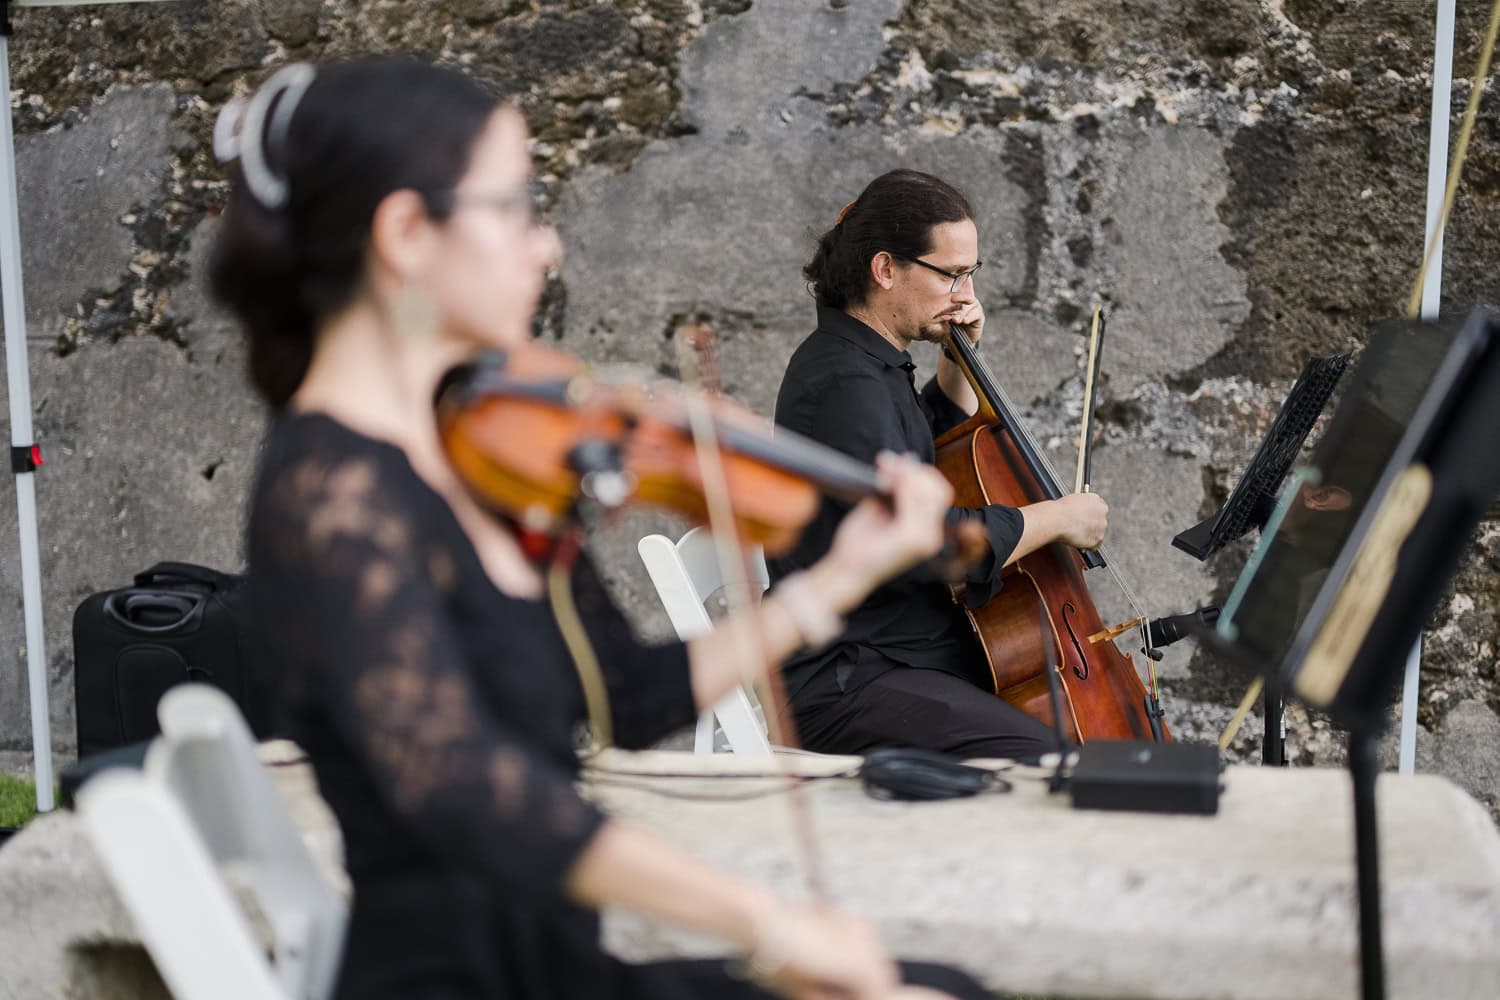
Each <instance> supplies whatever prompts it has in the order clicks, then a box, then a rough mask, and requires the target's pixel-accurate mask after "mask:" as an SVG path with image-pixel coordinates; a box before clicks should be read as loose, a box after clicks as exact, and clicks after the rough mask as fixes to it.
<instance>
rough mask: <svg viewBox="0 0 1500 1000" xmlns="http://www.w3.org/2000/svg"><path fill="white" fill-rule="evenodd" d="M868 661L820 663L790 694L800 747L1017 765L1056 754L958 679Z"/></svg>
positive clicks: (1050, 740) (1024, 724) (1023, 723)
mask: <svg viewBox="0 0 1500 1000" xmlns="http://www.w3.org/2000/svg"><path fill="white" fill-rule="evenodd" d="M870 658H871V654H870V651H869V650H861V652H860V662H859V664H858V665H857V667H853V668H851V667H850V666H849V665H840V664H836V663H830V664H827V665H826V666H825V667H824V668H823V669H822V670H820V671H819V673H818V675H817V676H816V677H813V678H810V679H809V680H808V682H807V683H806V684H805V685H804V686H803V687H802V689H801V690H799V691H798V692H797V694H796V695H795V696H794V698H793V699H792V711H793V714H794V715H795V716H796V721H797V732H798V734H799V736H800V738H801V742H802V745H803V746H804V747H805V748H807V749H808V750H816V751H818V752H820V753H846V754H858V753H864V752H865V751H866V750H873V749H875V748H877V747H919V748H921V749H924V750H939V751H942V752H944V753H951V754H954V755H956V756H959V757H1006V758H1010V759H1013V760H1023V761H1035V760H1036V759H1037V758H1038V757H1040V756H1041V755H1042V754H1044V753H1051V752H1052V751H1054V750H1056V749H1057V737H1056V735H1055V734H1054V733H1053V731H1052V730H1051V729H1049V728H1048V727H1047V726H1044V725H1042V724H1041V723H1040V722H1037V721H1036V720H1035V719H1033V718H1032V717H1031V716H1029V715H1027V714H1026V713H1024V712H1022V711H1021V710H1020V709H1018V708H1013V707H1012V706H1010V705H1008V704H1006V703H1005V702H1003V701H1001V700H1000V699H999V698H997V697H995V696H994V695H993V694H991V693H990V692H989V691H986V690H984V689H982V688H979V687H976V686H975V685H974V684H973V683H971V682H970V681H968V680H965V679H964V678H962V677H958V676H955V675H954V674H950V673H946V672H945V671H942V670H925V669H919V668H916V667H907V666H901V665H899V664H895V663H891V662H889V661H887V662H885V663H883V664H872V663H871V662H870ZM872 667H873V668H874V669H872ZM882 668H883V669H882ZM841 674H842V675H843V676H842V679H841V676H840V675H841ZM862 675H863V676H862ZM865 677H869V678H870V679H868V680H866V679H864V678H865Z"/></svg>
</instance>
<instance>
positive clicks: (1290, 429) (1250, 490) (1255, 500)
mask: <svg viewBox="0 0 1500 1000" xmlns="http://www.w3.org/2000/svg"><path fill="white" fill-rule="evenodd" d="M1348 363H1349V354H1348V352H1345V353H1343V354H1327V355H1324V356H1322V357H1316V358H1309V359H1308V361H1307V363H1306V364H1304V365H1303V366H1302V372H1301V374H1299V375H1298V376H1297V381H1296V382H1294V383H1293V384H1292V388H1291V391H1290V392H1288V393H1287V397H1286V400H1285V401H1284V402H1283V403H1282V404H1281V409H1280V410H1278V411H1277V413H1276V419H1275V420H1273V421H1272V422H1271V426H1270V428H1269V429H1268V430H1267V431H1266V434H1265V437H1263V438H1261V441H1260V445H1259V446H1258V447H1257V448H1256V449H1255V454H1254V455H1252V456H1251V458H1250V462H1249V464H1248V465H1246V466H1245V471H1244V472H1243V473H1241V474H1240V478H1239V481H1238V482H1236V483H1235V484H1234V489H1233V490H1231V491H1230V494H1229V499H1227V500H1225V501H1224V504H1223V505H1222V506H1221V507H1220V508H1219V510H1218V512H1217V513H1215V514H1214V515H1213V516H1211V517H1209V518H1207V519H1205V520H1203V521H1200V522H1199V523H1198V524H1195V525H1194V526H1193V527H1191V528H1188V529H1187V530H1186V531H1182V532H1179V533H1178V534H1177V536H1176V537H1175V538H1173V539H1172V544H1173V545H1174V546H1176V547H1177V548H1179V549H1181V550H1182V551H1184V552H1186V553H1187V554H1188V555H1190V556H1193V557H1194V558H1196V559H1198V560H1200V561H1201V560H1206V559H1207V558H1208V557H1209V556H1211V555H1213V554H1214V553H1215V552H1217V551H1218V550H1219V549H1221V548H1223V547H1224V546H1225V545H1227V544H1229V543H1230V542H1232V541H1234V540H1235V539H1236V538H1239V537H1240V536H1241V535H1243V534H1244V533H1245V532H1246V531H1248V530H1250V528H1251V527H1252V526H1253V527H1255V528H1256V529H1257V530H1260V529H1263V528H1264V527H1265V525H1266V519H1267V518H1268V517H1270V515H1271V511H1272V510H1274V509H1275V506H1276V496H1277V493H1278V492H1279V491H1280V489H1281V485H1282V482H1283V481H1284V480H1285V479H1286V476H1287V472H1288V471H1289V470H1290V469H1291V467H1292V463H1293V462H1295V461H1296V460H1297V456H1298V455H1299V454H1301V452H1302V444H1303V442H1304V441H1306V440H1307V435H1308V433H1309V432H1311V431H1312V428H1313V424H1315V423H1317V421H1318V417H1319V416H1320V415H1321V414H1322V412H1323V407H1324V406H1326V405H1327V403H1328V398H1329V397H1330V396H1331V395H1333V390H1334V388H1335V387H1337V385H1338V382H1339V378H1340V377H1341V376H1342V375H1343V374H1344V368H1345V367H1346V366H1347V365H1348ZM1263 700H1264V705H1265V733H1264V735H1263V736H1262V737H1261V750H1260V759H1261V763H1263V764H1277V765H1285V764H1286V762H1287V761H1286V727H1285V723H1284V721H1283V715H1282V692H1281V686H1280V684H1278V683H1276V682H1274V681H1269V680H1268V681H1267V682H1266V684H1265V692H1264V699H1263Z"/></svg>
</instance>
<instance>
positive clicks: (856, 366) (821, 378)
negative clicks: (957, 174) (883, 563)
mask: <svg viewBox="0 0 1500 1000" xmlns="http://www.w3.org/2000/svg"><path fill="white" fill-rule="evenodd" d="M980 267H981V264H980V260H979V235H978V230H977V229H976V227H975V225H974V212H973V209H972V208H971V207H970V205H969V202H968V200H967V199H966V198H965V197H964V196H963V194H962V193H960V192H959V191H958V190H957V189H956V188H954V187H953V186H952V185H950V184H948V183H947V182H945V181H943V180H941V179H940V178H937V177H934V176H932V175H931V174H925V173H921V172H919V171H915V170H893V171H890V172H889V173H886V174H883V175H881V176H880V177H877V178H875V180H873V181H871V182H870V184H869V186H867V187H866V188H865V190H864V191H863V192H862V193H861V194H860V196H859V197H858V198H856V199H855V200H854V201H853V202H851V203H850V204H849V205H847V206H846V207H845V208H844V210H843V211H842V212H841V213H840V214H839V217H838V220H837V222H836V223H835V224H834V226H833V228H832V229H830V230H828V231H827V232H826V233H824V234H823V235H822V236H821V237H820V238H819V240H818V246H817V249H816V250H815V251H814V254H813V257H812V260H811V261H810V262H809V263H808V265H807V266H806V267H805V268H804V269H803V274H804V275H805V276H806V278H807V280H808V282H809V285H810V288H811V290H812V293H813V297H814V298H815V299H816V300H817V304H818V327H817V329H816V330H815V331H814V332H813V333H812V334H811V335H810V336H809V337H808V338H807V339H806V340H805V341H803V342H802V344H801V346H799V347H798V348H797V350H796V352H795V353H794V354H793V355H792V358H791V361H790V363H789V364H788V366H787V371H786V375H785V377H784V379H783V380H782V383H781V391H780V393H779V394H778V396H777V400H776V423H777V424H778V425H779V426H782V427H787V428H789V429H791V430H794V431H797V432H799V433H800V434H802V435H804V436H806V437H809V438H812V439H814V440H816V441H818V442H820V443H822V444H825V445H829V446H831V447H834V448H837V449H838V450H839V451H842V452H845V453H846V454H848V455H850V456H852V457H854V458H857V459H860V460H863V461H869V460H870V459H872V458H873V457H874V456H875V455H876V454H878V453H880V452H882V451H897V452H906V453H910V454H913V455H916V456H918V457H919V458H921V459H923V460H924V461H927V462H932V461H934V459H935V455H936V451H935V448H934V442H933V439H934V437H935V436H937V435H939V434H941V433H942V432H943V431H944V430H946V429H948V428H951V427H954V426H957V425H958V424H960V423H961V422H963V420H964V419H965V417H967V416H968V415H970V414H971V413H973V412H974V411H975V409H976V407H977V405H978V400H977V399H976V397H975V394H974V391H973V389H972V388H971V387H970V385H969V383H968V382H967V380H966V379H965V378H964V375H963V373H962V372H961V371H960V369H959V367H958V365H957V364H955V363H954V360H953V359H952V358H950V357H948V356H947V349H946V348H945V349H944V357H943V358H942V359H941V360H940V361H939V362H938V370H937V375H936V377H935V378H934V379H933V380H932V381H930V382H929V383H928V384H927V385H926V386H925V387H924V388H922V389H921V390H920V391H918V390H917V387H916V382H915V375H914V372H915V368H916V366H915V364H914V363H913V362H912V359H911V355H910V353H909V352H908V348H909V347H910V346H911V344H912V343H914V342H917V341H939V342H940V341H942V340H943V338H945V337H947V336H949V331H950V328H956V329H958V330H959V331H961V332H962V334H963V335H964V336H967V337H968V338H969V339H970V341H975V342H977V341H978V340H979V337H980V334H981V332H982V330H983V328H984V309H983V307H982V306H981V305H980V303H979V299H978V297H977V294H976V292H975V284H976V281H977V277H978V274H979V272H980ZM847 509H848V507H847V505H845V504H841V503H840V502H838V501H836V500H832V499H825V500H824V501H823V508H822V511H821V512H820V513H819V515H818V517H817V518H816V519H815V520H814V521H813V522H812V524H811V525H810V526H809V527H808V529H807V530H806V531H804V532H803V533H802V536H801V540H800V541H799V543H798V546H797V548H796V549H795V550H794V551H793V552H791V553H790V554H789V555H787V556H786V557H784V558H781V559H774V560H771V561H770V569H771V576H772V579H780V578H782V577H785V576H787V575H789V574H795V573H797V572H799V571H801V570H803V569H804V568H805V567H807V566H810V565H813V564H815V562H816V561H817V560H818V559H820V558H822V557H823V555H824V554H825V553H827V552H829V551H830V548H831V546H832V544H833V539H834V532H835V529H836V526H837V525H838V523H839V521H840V519H841V518H842V517H843V516H844V514H845V512H846V511H847ZM1107 514H1108V507H1107V506H1106V505H1105V503H1104V501H1103V500H1101V499H1100V498H1099V497H1098V496H1096V495H1093V494H1086V493H1077V494H1070V495H1067V496H1064V497H1062V498H1061V499H1058V500H1045V501H1041V502H1038V503H1033V504H1029V505H1027V506H1025V507H1020V508H1014V507H1004V506H1001V505H998V504H991V505H989V506H986V507H982V508H969V509H957V508H956V509H954V510H952V511H951V512H950V513H949V515H948V517H949V519H950V520H951V521H954V522H958V521H972V522H976V523H978V524H981V525H983V527H984V535H985V537H986V538H987V539H988V541H989V553H988V556H987V557H986V558H985V559H983V560H981V561H979V562H977V563H975V564H974V565H973V566H972V567H971V568H970V570H969V572H968V574H967V579H966V581H965V588H964V599H965V601H966V603H967V605H968V607H970V608H978V607H980V606H981V605H983V604H984V603H985V602H987V601H989V600H990V599H991V598H992V597H993V596H994V595H995V594H996V593H997V592H998V591H999V589H1000V576H1001V571H1002V570H1003V568H1004V567H1005V566H1008V565H1010V564H1011V563H1014V562H1015V561H1017V560H1018V559H1021V558H1022V557H1024V556H1026V555H1027V554H1028V553H1030V552H1033V551H1035V550H1037V549H1039V548H1041V547H1042V546H1045V545H1048V544H1051V543H1053V542H1064V543H1066V544H1069V545H1074V546H1077V547H1079V548H1086V549H1087V548H1094V547H1097V546H1098V545H1099V543H1100V542H1101V541H1103V539H1104V532H1105V528H1106V524H1107ZM784 674H785V678H786V686H787V693H788V695H789V696H790V698H791V701H792V707H793V710H794V712H795V714H796V721H797V728H798V731H799V733H800V734H801V740H802V743H803V745H804V746H806V747H808V748H809V749H813V750H822V751H826V752H829V753H860V752H863V751H865V750H868V749H870V748H872V747H880V746H916V747H923V748H926V749H931V750H942V751H947V752H950V753H954V754H960V755H963V756H968V757H1019V758H1028V757H1035V756H1037V755H1039V754H1041V753H1045V752H1047V751H1049V750H1051V749H1052V748H1053V747H1054V746H1055V745H1056V742H1055V739H1054V737H1053V736H1052V734H1051V731H1050V730H1049V729H1048V728H1047V727H1045V726H1043V725H1042V724H1041V723H1040V722H1037V721H1036V720H1035V719H1033V718H1031V717H1029V716H1027V715H1025V714H1024V713H1022V712H1021V711H1020V710H1019V709H1017V708H1014V707H1012V706H1011V705H1008V704H1006V703H1005V702H1003V701H1001V700H1000V699H998V698H996V697H995V696H994V695H993V694H992V693H991V692H990V690H988V689H987V688H986V687H982V686H981V685H986V684H987V682H988V680H989V676H988V670H987V667H986V665H985V658H984V653H983V651H982V650H981V648H980V647H979V645H978V643H977V642H976V641H975V639H974V636H973V632H972V630H971V628H970V626H969V623H968V622H967V621H966V620H965V617H964V614H963V611H962V610H961V609H960V608H959V607H958V605H956V604H955V603H954V601H953V598H952V595H951V593H950V590H949V587H948V586H947V585H946V584H945V583H944V582H943V581H942V580H939V579H937V578H935V577H934V576H933V575H932V574H931V573H928V572H926V570H925V569H924V568H920V567H919V568H915V569H913V570H910V571H908V572H906V573H903V574H901V575H899V576H897V577H895V578H894V579H892V580H890V581H888V582H887V583H885V584H883V585H881V586H880V587H879V588H877V589H876V590H875V591H874V592H873V593H872V594H871V595H870V596H869V597H868V598H866V599H865V601H863V602H862V603H861V604H860V606H859V607H858V608H857V609H856V610H855V611H854V612H853V613H851V614H850V615H849V616H848V629H847V630H846V631H845V633H844V635H843V636H842V637H841V638H840V639H839V641H838V642H837V643H835V644H832V645H830V646H827V647H824V648H822V649H819V650H813V651H808V652H805V653H803V654H801V655H799V656H797V657H794V658H793V659H792V660H791V661H790V662H789V663H788V664H787V666H786V669H785V671H784Z"/></svg>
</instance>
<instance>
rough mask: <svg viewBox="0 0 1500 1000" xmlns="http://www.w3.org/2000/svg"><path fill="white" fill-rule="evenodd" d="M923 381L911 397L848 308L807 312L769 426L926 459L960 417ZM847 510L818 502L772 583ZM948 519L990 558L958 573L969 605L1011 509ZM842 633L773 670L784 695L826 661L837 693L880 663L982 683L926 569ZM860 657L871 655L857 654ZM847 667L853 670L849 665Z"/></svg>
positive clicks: (970, 640) (1002, 552) (946, 593)
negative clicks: (836, 667) (978, 528)
mask: <svg viewBox="0 0 1500 1000" xmlns="http://www.w3.org/2000/svg"><path fill="white" fill-rule="evenodd" d="M966 416H967V415H966V414H965V413H964V412H963V410H961V409H959V407H958V406H957V405H956V404H954V403H953V402H952V401H951V400H950V399H948V397H947V396H946V395H945V394H944V393H943V391H942V390H941V389H940V388H938V385H937V380H936V379H933V380H931V381H929V382H928V383H927V385H926V386H925V387H923V389H922V390H921V391H920V392H918V391H917V387H916V365H915V364H913V362H912V360H911V355H910V354H909V353H907V352H906V351H903V350H899V349H897V348H896V347H895V346H894V345H892V344H891V343H890V342H889V341H887V340H886V339H885V338H884V337H882V336H880V334H878V333H876V332H875V331H874V330H872V329H870V328H869V327H868V326H866V325H865V324H863V323H861V322H860V321H859V320H857V319H855V318H853V317H852V316H850V315H848V314H847V313H845V312H843V311H841V310H838V309H831V308H828V307H826V306H822V307H819V309H818V328H817V329H816V330H814V331H813V333H812V335H811V336H809V337H808V338H807V339H806V340H804V341H803V342H802V344H801V346H799V347H798V348H797V350H796V351H795V352H794V353H793V354H792V358H791V361H790V362H789V363H788V364H787V370H786V375H785V376H784V377H783V378H782V381H781V391H780V392H779V393H778V395H777V397H776V423H777V424H778V425H779V426H782V427H786V428H787V429H789V430H793V431H796V432H797V433H799V434H802V435H805V436H807V437H810V438H812V439H814V440H816V441H819V442H821V443H823V444H826V445H829V446H830V447H833V448H837V449H838V450H839V451H841V452H844V453H845V454H847V455H850V456H851V457H853V458H856V459H858V460H860V461H862V462H873V461H874V460H875V456H876V454H878V453H879V452H881V451H894V452H910V453H912V454H914V455H916V456H917V457H918V458H920V459H921V460H922V461H924V462H928V463H932V462H934V461H936V458H937V450H936V448H935V447H934V445H933V439H934V438H935V437H936V436H937V435H940V434H942V433H943V432H944V431H946V430H948V429H950V428H952V427H956V426H957V425H958V424H960V423H962V422H963V420H964V419H965V418H966ZM848 510H849V505H848V504H846V503H840V502H838V501H835V500H831V499H828V498H826V497H825V498H824V500H823V503H822V507H821V508H820V509H819V511H818V515H817V517H816V518H814V519H813V521H812V523H811V524H809V525H808V526H807V528H806V530H805V531H804V532H803V534H802V538H801V540H800V541H799V542H798V544H797V547H796V548H795V549H794V550H793V551H792V552H790V553H789V554H787V555H786V556H783V557H781V558H778V559H772V560H770V570H771V579H772V581H773V582H774V581H775V580H779V579H780V578H782V577H784V576H786V575H788V574H790V573H793V572H795V571H797V570H799V569H803V568H805V567H807V566H810V565H812V564H813V563H814V562H816V561H817V560H818V559H820V558H822V556H823V555H824V554H825V553H826V552H827V551H828V549H829V546H830V545H831V544H832V542H833V533H834V531H835V529H836V528H837V527H838V524H839V521H841V520H842V519H843V517H844V514H846V513H847V512H848ZM949 519H950V522H957V521H961V520H979V521H981V522H982V523H983V524H984V527H985V530H986V533H987V534H988V535H989V539H990V547H991V550H992V552H991V554H990V556H989V557H987V558H986V559H984V560H982V561H981V562H980V564H979V565H976V566H974V567H972V568H971V569H970V570H969V572H968V574H967V577H966V580H965V583H966V585H967V589H966V592H965V601H966V602H967V603H968V604H969V606H970V607H978V606H980V605H981V604H984V603H985V602H987V601H988V600H989V599H990V598H991V597H993V596H994V595H995V594H996V593H998V592H999V590H1000V574H1001V570H1002V569H1003V567H1004V565H1005V560H1006V558H1008V557H1009V555H1010V553H1011V551H1012V550H1013V549H1014V548H1015V546H1016V542H1017V541H1019V540H1020V537H1021V529H1022V527H1023V525H1022V519H1021V512H1020V511H1018V510H1016V509H1014V508H1011V507H1001V506H999V505H992V506H988V507H982V508H978V509H968V508H955V509H954V510H953V511H952V512H950V515H949ZM847 621H848V629H847V631H846V632H845V633H844V635H843V636H842V637H841V638H840V639H838V640H836V641H835V642H834V643H833V645H831V646H829V647H827V648H825V649H821V650H814V651H811V652H804V653H801V654H798V655H796V656H794V657H792V658H791V659H790V660H788V661H787V664H786V666H785V668H784V671H783V674H784V677H785V679H786V687H787V693H788V695H795V694H796V693H797V691H798V690H800V689H801V688H802V687H803V686H804V685H805V684H806V683H807V681H808V680H809V679H811V678H812V677H813V676H814V675H816V674H817V673H818V672H819V670H820V669H821V668H822V667H823V666H825V665H827V664H829V663H833V662H837V663H839V664H840V665H841V666H842V667H843V670H842V671H841V676H840V678H839V682H838V686H839V688H840V689H842V690H845V691H848V690H851V689H852V688H853V687H858V686H860V685H861V684H862V683H865V682H868V681H869V680H873V679H874V677H875V676H878V673H877V672H884V669H888V667H889V665H890V664H891V663H895V664H899V665H905V666H911V667H922V668H928V669H934V670H944V671H947V672H949V673H954V674H958V675H959V676H962V677H967V678H969V679H971V680H974V681H976V682H984V683H988V679H989V678H988V671H987V670H986V668H985V667H984V661H983V652H982V651H981V650H980V649H979V645H978V643H977V642H976V641H975V639H974V636H973V630H972V629H971V628H970V627H969V623H968V620H967V619H966V618H965V617H964V614H963V611H962V610H961V609H960V608H959V607H958V605H956V604H955V603H954V601H953V597H952V595H951V592H950V589H949V587H948V585H947V584H946V583H944V582H943V581H941V580H939V579H937V578H936V577H935V576H934V575H933V574H932V573H931V571H930V570H928V569H927V568H926V567H917V568H916V569H913V570H910V571H908V572H906V573H904V574H902V575H901V576H898V577H895V578H893V579H891V580H889V581H887V582H886V583H885V584H884V585H882V586H881V587H879V588H878V589H876V590H875V592H874V593H872V594H871V595H870V596H869V597H868V598H867V599H866V600H865V602H864V603H863V604H861V605H860V606H859V607H858V608H856V609H854V610H853V611H852V612H850V614H849V615H848V616H847ZM861 650H870V651H872V652H874V653H878V654H879V655H878V656H866V657H861V656H860V655H859V653H860V651H861ZM851 665H852V666H851Z"/></svg>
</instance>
